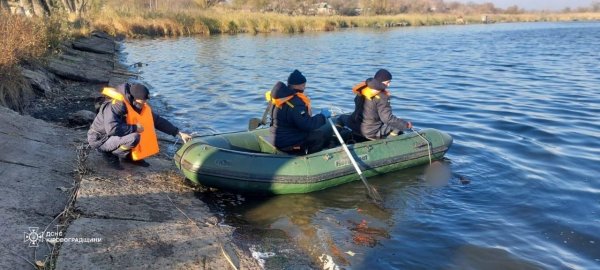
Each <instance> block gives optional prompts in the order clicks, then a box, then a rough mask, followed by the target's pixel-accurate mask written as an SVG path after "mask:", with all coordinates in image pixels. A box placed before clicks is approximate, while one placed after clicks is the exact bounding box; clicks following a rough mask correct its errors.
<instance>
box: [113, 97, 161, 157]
mask: <svg viewBox="0 0 600 270" xmlns="http://www.w3.org/2000/svg"><path fill="white" fill-rule="evenodd" d="M102 94H104V95H106V96H108V97H110V98H112V99H113V101H112V102H113V104H114V103H116V102H123V103H125V106H126V107H127V117H126V118H125V122H126V123H127V124H129V125H136V124H140V125H142V126H143V127H144V131H143V132H142V133H140V142H139V143H138V145H137V146H136V147H134V148H132V149H131V158H132V159H133V160H140V159H144V158H147V157H149V156H152V155H156V154H158V152H159V151H160V150H159V148H158V139H157V138H156V131H155V130H154V118H153V117H152V108H150V105H148V103H145V104H144V106H143V107H142V110H141V111H140V112H139V113H138V112H136V111H135V110H134V109H133V107H132V106H131V104H129V101H127V100H126V99H125V97H124V96H123V94H121V93H119V92H118V91H117V90H116V89H114V88H111V87H104V89H103V90H102Z"/></svg>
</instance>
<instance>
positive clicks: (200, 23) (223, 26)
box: [88, 7, 600, 37]
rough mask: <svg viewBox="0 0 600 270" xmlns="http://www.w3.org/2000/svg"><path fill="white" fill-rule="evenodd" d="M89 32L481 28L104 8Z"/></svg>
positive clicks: (549, 17) (427, 20) (404, 18)
mask: <svg viewBox="0 0 600 270" xmlns="http://www.w3.org/2000/svg"><path fill="white" fill-rule="evenodd" d="M488 17H489V19H490V20H493V21H496V22H531V21H573V20H600V13H531V14H493V15H489V16H488ZM459 18H461V19H459ZM88 19H89V21H90V24H91V25H92V28H94V29H98V30H103V31H106V32H108V33H110V34H113V35H124V36H128V37H148V36H149V37H154V36H167V37H172V36H189V35H210V34H221V33H229V34H234V33H269V32H283V33H302V32H311V31H333V30H336V29H339V28H348V27H376V28H377V27H395V26H425V25H445V24H462V23H467V24H470V23H481V15H478V14H476V15H466V16H459V15H456V14H440V13H434V14H401V15H390V16H355V17H350V16H288V15H284V14H277V13H259V12H244V11H235V10H229V9H222V8H221V9H219V8H214V9H208V10H202V9H192V10H183V9H182V10H162V11H160V10H159V11H144V10H139V9H134V8H131V7H127V8H122V9H112V8H108V7H106V8H104V9H103V10H102V11H100V12H98V13H97V14H94V15H93V16H90V17H89V18H88Z"/></svg>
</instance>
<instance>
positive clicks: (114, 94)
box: [87, 83, 191, 170]
mask: <svg viewBox="0 0 600 270" xmlns="http://www.w3.org/2000/svg"><path fill="white" fill-rule="evenodd" d="M102 93H103V94H104V95H107V96H108V97H110V98H111V100H108V101H106V102H104V103H103V104H102V105H101V106H100V109H99V111H98V114H97V115H96V118H95V119H94V122H93V123H92V125H91V126H90V130H89V131H88V133H87V140H88V143H89V144H90V146H91V147H92V148H95V149H96V150H97V151H99V152H101V153H102V156H103V157H104V159H105V160H106V161H107V162H108V163H109V164H110V165H111V166H112V167H113V168H115V169H118V170H122V169H123V167H121V164H120V160H119V159H121V160H123V161H124V162H128V163H131V164H133V165H137V166H143V167H148V166H150V164H148V162H146V161H144V160H143V159H135V155H136V154H137V152H136V151H137V148H136V146H138V144H140V143H148V144H153V145H156V151H158V141H156V135H155V132H154V128H156V129H158V130H160V131H162V132H164V133H167V134H169V135H172V136H177V135H179V136H180V137H181V138H182V139H183V140H184V141H187V140H189V139H191V136H190V135H188V134H186V133H183V132H180V131H179V129H178V128H177V127H175V126H174V125H173V124H171V123H170V122H169V121H167V120H166V119H164V118H162V117H160V116H159V115H158V114H156V113H155V112H153V111H152V110H151V108H150V106H148V105H147V104H146V102H147V101H148V98H149V96H150V92H149V91H148V88H146V86H144V85H142V84H129V83H126V84H122V85H119V86H118V87H117V88H116V89H115V88H104V91H103V92H102ZM134 116H135V117H136V118H135V119H138V120H140V121H142V118H144V117H145V118H146V119H145V120H149V121H150V122H149V123H153V124H154V126H144V125H142V124H140V123H139V122H136V124H133V123H128V122H130V121H128V119H133V118H132V117H134ZM145 130H146V132H149V134H151V135H152V136H150V137H148V136H142V135H141V134H142V133H143V132H145ZM142 138H146V139H147V140H148V141H147V142H144V141H142ZM153 140H154V141H153ZM142 154H143V153H142Z"/></svg>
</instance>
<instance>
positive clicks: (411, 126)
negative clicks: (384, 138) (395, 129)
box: [406, 121, 413, 129]
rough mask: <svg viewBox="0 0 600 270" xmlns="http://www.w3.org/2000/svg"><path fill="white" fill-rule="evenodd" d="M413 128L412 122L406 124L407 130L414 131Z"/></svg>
mask: <svg viewBox="0 0 600 270" xmlns="http://www.w3.org/2000/svg"><path fill="white" fill-rule="evenodd" d="M412 128H413V125H412V122H410V121H408V122H406V129H412Z"/></svg>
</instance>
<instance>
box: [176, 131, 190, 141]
mask: <svg viewBox="0 0 600 270" xmlns="http://www.w3.org/2000/svg"><path fill="white" fill-rule="evenodd" d="M179 137H181V139H182V140H183V142H184V143H186V142H188V141H189V140H191V139H192V136H191V135H190V134H187V133H184V132H179Z"/></svg>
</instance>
